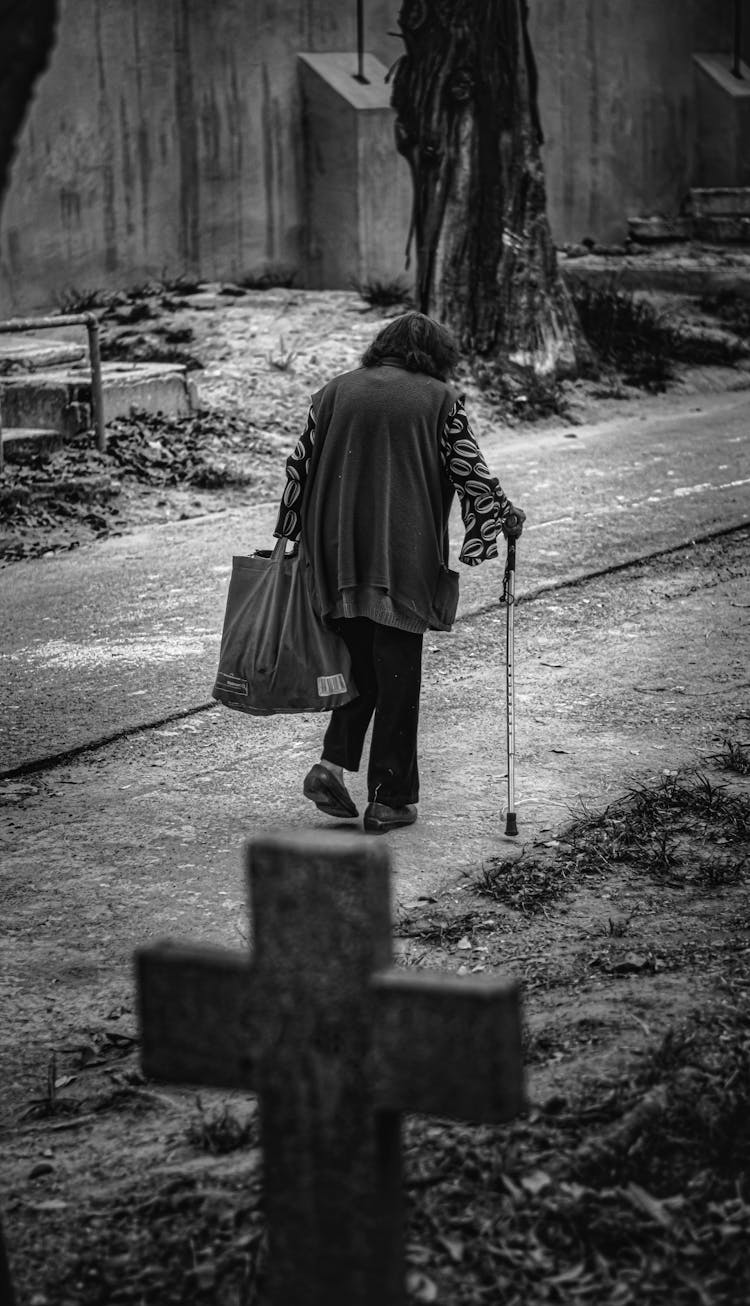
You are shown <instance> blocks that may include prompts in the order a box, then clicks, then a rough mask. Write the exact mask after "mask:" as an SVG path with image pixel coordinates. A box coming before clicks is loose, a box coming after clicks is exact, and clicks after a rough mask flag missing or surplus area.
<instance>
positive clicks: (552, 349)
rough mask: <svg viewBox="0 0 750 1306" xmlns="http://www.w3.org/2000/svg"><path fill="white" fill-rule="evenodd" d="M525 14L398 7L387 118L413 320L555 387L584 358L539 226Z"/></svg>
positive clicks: (447, 2)
mask: <svg viewBox="0 0 750 1306" xmlns="http://www.w3.org/2000/svg"><path fill="white" fill-rule="evenodd" d="M527 8H528V7H527V4H526V0H430V2H429V3H428V0H404V3H403V4H402V7H401V12H400V14H399V26H400V27H401V31H402V35H403V39H404V43H405V46H406V51H405V54H404V55H403V56H402V58H401V59H400V61H399V63H398V65H397V67H396V71H395V74H394V82H393V94H392V104H393V107H394V108H395V110H396V115H397V121H396V143H397V146H398V149H399V150H400V152H401V153H402V154H403V155H404V156H405V158H406V159H407V161H408V163H409V166H410V168H411V172H412V181H413V186H414V207H413V217H412V231H411V233H410V244H411V242H412V240H413V241H414V243H415V246H416V264H417V266H416V283H417V304H418V307H419V308H420V310H421V311H422V312H423V313H432V314H433V315H434V316H436V317H437V318H439V319H440V320H441V321H442V322H444V323H445V324H446V325H447V326H449V327H451V328H452V330H453V331H454V332H455V334H456V335H457V337H458V338H459V341H460V343H461V345H462V347H463V348H464V349H465V350H467V351H468V352H470V353H473V354H479V355H482V356H485V357H489V358H494V359H497V360H498V361H501V362H511V363H515V364H517V365H520V366H523V367H531V368H533V369H534V371H535V372H537V373H539V374H550V373H556V372H560V371H563V370H568V369H570V368H571V367H572V366H573V365H574V363H575V359H576V355H577V352H578V350H579V349H581V350H583V348H584V346H583V344H582V339H581V333H580V328H579V326H578V322H577V318H576V314H575V311H574V309H573V307H572V304H571V302H570V299H569V296H568V294H567V292H566V289H565V287H564V285H563V283H562V281H561V278H560V276H559V273H558V269H557V259H556V254H555V248H554V245H553V243H552V237H551V235H550V230H549V224H548V222H547V213H546V194H545V186H544V172H543V168H542V162H541V153H540V146H541V142H542V133H541V128H540V123H539V114H538V108H537V94H536V90H537V75H536V65H535V63H534V56H533V52H532V49H531V43H530V40H529V34H528V27H527Z"/></svg>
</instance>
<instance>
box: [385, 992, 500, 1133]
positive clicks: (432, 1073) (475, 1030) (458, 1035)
mask: <svg viewBox="0 0 750 1306" xmlns="http://www.w3.org/2000/svg"><path fill="white" fill-rule="evenodd" d="M372 989H373V1000H374V1007H375V1027H374V1031H373V1033H374V1038H373V1060H374V1071H375V1101H376V1104H377V1106H378V1107H381V1108H386V1109H391V1110H395V1111H412V1112H421V1113H425V1114H430V1115H438V1116H447V1117H449V1118H453V1119H458V1120H473V1121H477V1122H479V1121H482V1122H486V1123H495V1122H499V1121H504V1120H510V1119H512V1118H513V1117H514V1116H516V1115H517V1114H518V1113H519V1111H522V1110H523V1109H524V1106H525V1086H524V1076H523V1064H522V1060H521V1003H520V995H519V987H518V984H516V983H514V982H513V981H508V980H502V979H495V978H492V977H489V976H471V977H466V978H463V977H461V976H452V975H450V976H449V975H439V974H430V973H429V972H426V971H423V972H418V971H413V972H411V973H410V972H405V971H400V970H396V969H395V968H392V969H391V968H389V969H388V970H382V971H377V972H376V973H375V974H374V975H373V978H372Z"/></svg>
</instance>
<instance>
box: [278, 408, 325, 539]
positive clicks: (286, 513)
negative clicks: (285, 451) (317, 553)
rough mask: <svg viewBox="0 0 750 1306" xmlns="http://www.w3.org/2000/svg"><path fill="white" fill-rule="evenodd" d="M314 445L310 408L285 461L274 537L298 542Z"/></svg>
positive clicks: (313, 419) (312, 416) (312, 415)
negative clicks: (282, 490) (299, 433)
mask: <svg viewBox="0 0 750 1306" xmlns="http://www.w3.org/2000/svg"><path fill="white" fill-rule="evenodd" d="M314 444H315V414H314V412H313V410H312V408H310V411H309V412H308V414H307V425H306V426H305V429H304V431H303V432H302V435H301V436H300V438H299V440H298V441H297V443H296V445H295V447H294V450H293V451H292V453H290V455H289V457H288V458H287V460H286V485H285V486H284V493H283V495H282V496H281V503H280V505H279V515H278V517H277V519H276V529H275V530H274V535H275V536H276V537H277V538H278V537H279V536H281V535H283V537H284V539H287V540H298V539H299V537H300V531H301V530H302V518H301V516H300V508H301V507H302V494H303V492H304V489H305V482H306V480H307V474H308V472H309V470H310V458H311V456H312V451H313V445H314Z"/></svg>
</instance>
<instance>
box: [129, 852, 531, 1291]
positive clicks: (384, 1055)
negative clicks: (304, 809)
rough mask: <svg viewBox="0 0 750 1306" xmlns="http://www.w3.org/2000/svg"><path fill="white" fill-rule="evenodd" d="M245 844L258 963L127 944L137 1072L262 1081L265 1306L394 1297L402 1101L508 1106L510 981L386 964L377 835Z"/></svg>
mask: <svg viewBox="0 0 750 1306" xmlns="http://www.w3.org/2000/svg"><path fill="white" fill-rule="evenodd" d="M247 856H248V878H249V889H250V900H251V913H252V927H253V932H254V959H248V958H247V957H246V956H245V955H243V954H241V953H235V952H229V951H225V950H221V949H217V948H205V947H200V948H199V947H184V946H180V945H174V944H170V943H157V944H155V945H153V946H149V947H145V948H143V949H140V950H139V951H138V952H137V954H136V964H137V976H138V996H139V1016H140V1023H141V1031H142V1037H143V1054H142V1058H143V1069H144V1072H145V1074H146V1075H148V1076H149V1077H151V1078H158V1079H162V1080H171V1081H173V1082H180V1083H191V1084H196V1085H208V1086H214V1087H217V1088H218V1087H222V1088H244V1089H250V1090H253V1091H255V1092H256V1093H257V1094H258V1096H259V1100H260V1119H261V1142H262V1146H263V1153H264V1192H265V1210H266V1218H267V1223H268V1230H269V1265H268V1283H267V1289H266V1298H265V1300H266V1301H267V1302H268V1304H269V1306H401V1304H402V1303H403V1301H404V1294H405V1288H404V1257H403V1245H402V1236H403V1235H402V1213H401V1203H402V1195H401V1194H402V1183H401V1141H400V1113H401V1112H402V1111H409V1112H421V1113H428V1114H433V1115H437V1116H448V1117H454V1118H459V1119H465V1120H472V1121H477V1122H479V1121H486V1122H492V1121H503V1120H509V1119H510V1118H511V1117H512V1116H514V1115H515V1114H517V1112H518V1111H519V1110H521V1109H522V1107H523V1104H524V1085H523V1071H522V1063H521V1048H520V1043H521V1038H520V1002H519V994H518V987H517V985H516V984H515V983H513V982H508V981H504V980H498V979H490V978H488V977H486V976H466V977H460V976H447V975H442V974H435V973H433V974H429V973H427V972H424V971H419V970H407V969H397V968H396V967H394V966H391V964H390V963H391V956H392V954H391V916H390V886H389V858H388V853H387V850H386V848H385V846H384V845H383V843H380V842H379V841H377V840H369V839H365V838H363V837H362V836H361V835H355V834H344V833H342V832H340V831H331V832H325V833H323V832H321V833H316V834H314V835H313V834H310V833H309V832H307V833H299V834H291V835H287V834H285V835H283V836H282V835H268V836H263V837H260V838H257V839H254V840H253V841H252V842H251V843H250V844H249V846H248V850H247Z"/></svg>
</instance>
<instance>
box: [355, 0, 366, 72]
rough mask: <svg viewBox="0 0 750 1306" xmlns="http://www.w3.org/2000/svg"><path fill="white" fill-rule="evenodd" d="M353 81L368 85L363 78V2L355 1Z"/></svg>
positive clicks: (362, 0) (361, 0) (363, 0)
mask: <svg viewBox="0 0 750 1306" xmlns="http://www.w3.org/2000/svg"><path fill="white" fill-rule="evenodd" d="M354 77H355V80H356V81H358V82H363V83H364V84H365V85H369V78H368V77H365V0H357V71H356V73H355V74H354Z"/></svg>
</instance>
